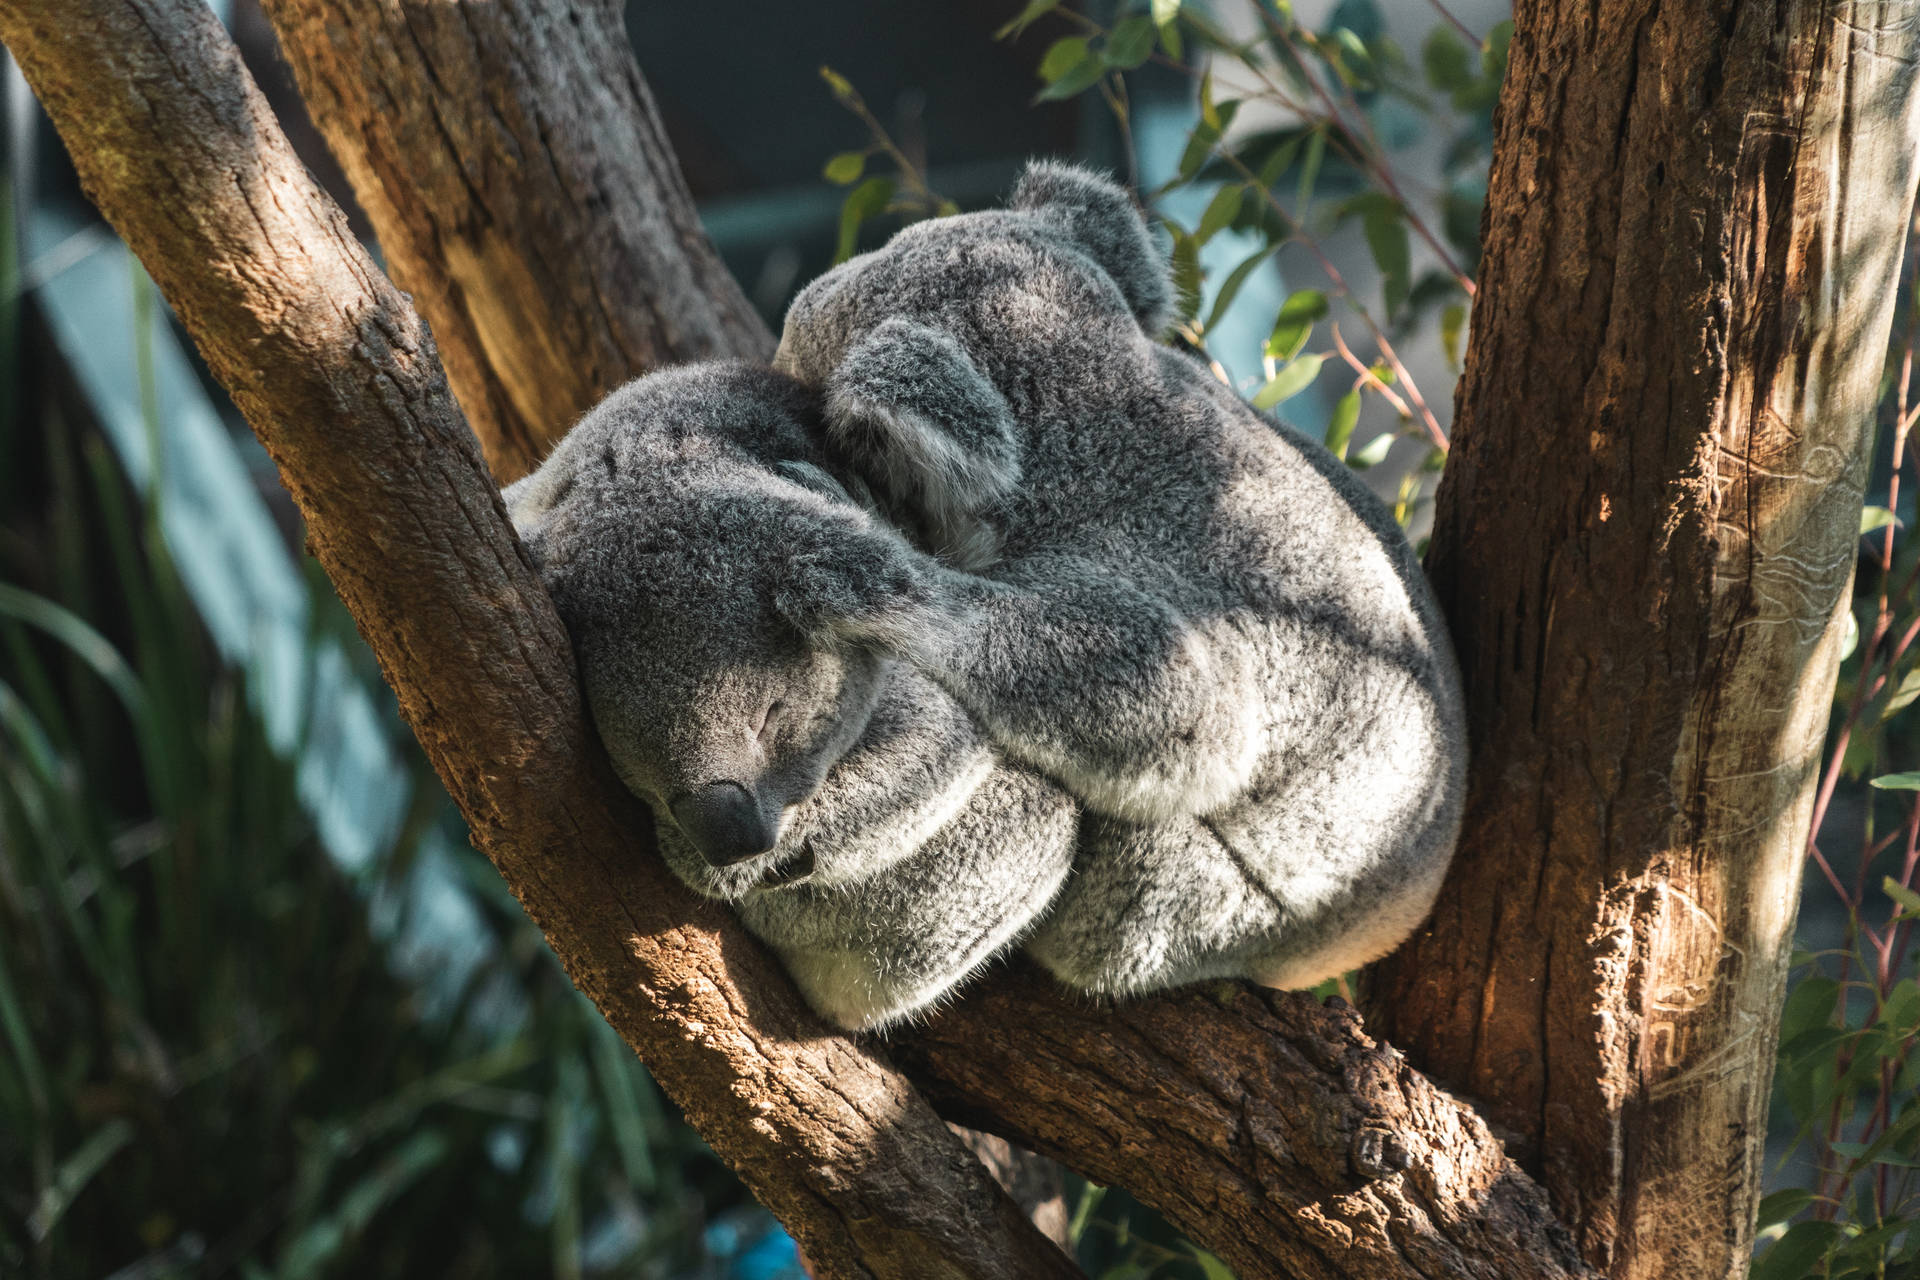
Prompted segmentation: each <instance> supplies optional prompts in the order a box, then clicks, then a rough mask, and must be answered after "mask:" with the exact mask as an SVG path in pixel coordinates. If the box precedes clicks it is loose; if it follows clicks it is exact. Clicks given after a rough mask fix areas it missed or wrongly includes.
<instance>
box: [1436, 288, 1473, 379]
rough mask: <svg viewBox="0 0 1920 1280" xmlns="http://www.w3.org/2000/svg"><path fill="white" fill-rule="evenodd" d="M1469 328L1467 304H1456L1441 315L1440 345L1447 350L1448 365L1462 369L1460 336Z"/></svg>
mask: <svg viewBox="0 0 1920 1280" xmlns="http://www.w3.org/2000/svg"><path fill="white" fill-rule="evenodd" d="M1466 328H1467V304H1466V303H1464V302H1456V303H1454V304H1453V305H1452V306H1449V307H1447V308H1446V309H1445V310H1444V311H1442V312H1441V313H1440V345H1441V346H1443V347H1445V348H1446V351H1447V363H1448V364H1449V365H1451V366H1453V367H1454V368H1455V369H1458V368H1459V367H1460V335H1461V334H1462V333H1464V332H1466Z"/></svg>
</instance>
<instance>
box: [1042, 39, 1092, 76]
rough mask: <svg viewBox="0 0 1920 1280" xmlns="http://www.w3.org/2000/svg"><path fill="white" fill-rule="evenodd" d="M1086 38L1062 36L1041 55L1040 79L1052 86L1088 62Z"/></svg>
mask: <svg viewBox="0 0 1920 1280" xmlns="http://www.w3.org/2000/svg"><path fill="white" fill-rule="evenodd" d="M1087 57H1088V53H1087V38H1086V37H1085V36H1062V37H1061V38H1060V39H1058V40H1055V41H1054V42H1053V43H1052V44H1050V45H1048V46H1047V51H1046V52H1045V53H1043V54H1041V55H1040V78H1041V79H1042V80H1045V81H1046V82H1047V83H1048V84H1052V83H1053V82H1054V81H1056V80H1058V79H1059V78H1060V77H1061V76H1064V75H1066V74H1067V72H1069V71H1071V70H1073V69H1074V68H1075V67H1077V66H1079V65H1080V64H1081V63H1082V62H1085V61H1086V60H1087Z"/></svg>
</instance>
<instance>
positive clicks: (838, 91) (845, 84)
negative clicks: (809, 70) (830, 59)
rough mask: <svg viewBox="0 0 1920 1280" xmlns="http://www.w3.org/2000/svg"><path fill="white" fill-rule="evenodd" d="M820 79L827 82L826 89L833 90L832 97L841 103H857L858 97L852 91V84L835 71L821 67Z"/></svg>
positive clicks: (857, 94)
mask: <svg viewBox="0 0 1920 1280" xmlns="http://www.w3.org/2000/svg"><path fill="white" fill-rule="evenodd" d="M820 78H821V79H822V80H825V81H826V82H827V88H829V89H831V90H833V96H834V97H836V98H838V99H840V101H842V102H858V101H859V100H860V95H859V93H857V92H856V91H855V90H854V87H853V82H852V81H851V80H849V79H847V78H846V77H845V76H843V75H841V74H840V73H839V72H838V71H835V70H834V69H833V68H832V67H821V68H820Z"/></svg>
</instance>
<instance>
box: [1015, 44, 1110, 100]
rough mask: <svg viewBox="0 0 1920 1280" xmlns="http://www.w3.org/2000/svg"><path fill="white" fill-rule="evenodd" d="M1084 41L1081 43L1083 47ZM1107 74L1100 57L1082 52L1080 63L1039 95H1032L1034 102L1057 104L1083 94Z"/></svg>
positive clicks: (1090, 52)
mask: <svg viewBox="0 0 1920 1280" xmlns="http://www.w3.org/2000/svg"><path fill="white" fill-rule="evenodd" d="M1085 43H1086V41H1084V40H1083V41H1081V44H1082V45H1084V44H1085ZM1105 74H1107V64H1106V63H1105V62H1102V61H1101V60H1100V55H1099V54H1097V53H1094V52H1092V51H1090V50H1089V51H1086V52H1083V53H1082V54H1081V56H1080V61H1078V62H1077V63H1075V64H1074V65H1073V66H1071V67H1069V68H1067V70H1066V71H1064V72H1062V73H1061V75H1060V77H1059V78H1058V79H1057V80H1055V81H1054V82H1053V83H1052V84H1049V85H1048V86H1047V87H1046V88H1044V89H1042V90H1041V91H1040V92H1039V93H1037V94H1035V95H1034V99H1033V100H1034V101H1035V102H1059V101H1061V100H1063V99H1066V98H1071V97H1073V96H1075V95H1076V94H1080V93H1084V92H1085V91H1086V90H1088V89H1089V88H1091V87H1093V85H1094V84H1096V83H1097V82H1098V81H1099V79H1100V77H1101V76H1104V75H1105Z"/></svg>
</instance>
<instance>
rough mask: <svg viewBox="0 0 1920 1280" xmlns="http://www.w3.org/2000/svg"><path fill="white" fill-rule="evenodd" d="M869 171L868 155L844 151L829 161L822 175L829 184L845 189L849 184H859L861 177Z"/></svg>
mask: <svg viewBox="0 0 1920 1280" xmlns="http://www.w3.org/2000/svg"><path fill="white" fill-rule="evenodd" d="M866 171H867V153H866V152H864V151H842V152H841V153H840V154H839V155H837V156H834V157H833V158H832V159H831V160H829V161H827V164H826V167H825V168H823V169H822V170H821V171H820V173H821V176H823V177H825V178H826V180H827V181H828V182H831V183H833V184H834V185H835V186H837V187H844V186H846V185H847V184H848V183H849V182H858V181H859V180H860V175H861V174H863V173H865V172H866Z"/></svg>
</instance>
